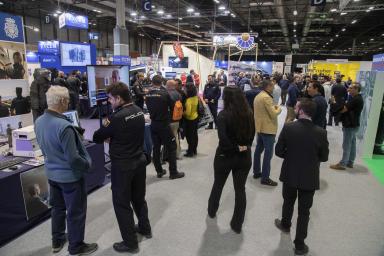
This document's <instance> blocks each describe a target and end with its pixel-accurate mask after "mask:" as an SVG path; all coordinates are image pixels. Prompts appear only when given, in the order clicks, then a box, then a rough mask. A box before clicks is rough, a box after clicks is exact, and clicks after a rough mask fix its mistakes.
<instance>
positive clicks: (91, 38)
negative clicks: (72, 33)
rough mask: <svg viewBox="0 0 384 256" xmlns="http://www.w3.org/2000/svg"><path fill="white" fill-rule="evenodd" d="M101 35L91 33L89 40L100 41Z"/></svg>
mask: <svg viewBox="0 0 384 256" xmlns="http://www.w3.org/2000/svg"><path fill="white" fill-rule="evenodd" d="M99 37H100V33H98V32H89V33H88V38H89V40H99Z"/></svg>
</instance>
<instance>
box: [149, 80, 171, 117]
mask: <svg viewBox="0 0 384 256" xmlns="http://www.w3.org/2000/svg"><path fill="white" fill-rule="evenodd" d="M145 99H146V104H147V108H148V112H149V115H150V116H151V121H152V122H163V123H169V122H170V116H171V115H170V112H171V109H172V99H171V97H170V96H169V93H168V91H167V90H166V89H165V88H164V87H152V88H151V90H150V91H149V92H148V93H147V96H146V97H145Z"/></svg>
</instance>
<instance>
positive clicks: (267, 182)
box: [260, 178, 277, 187]
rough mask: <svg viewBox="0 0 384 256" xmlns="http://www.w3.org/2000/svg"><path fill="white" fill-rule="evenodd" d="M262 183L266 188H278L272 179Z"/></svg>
mask: <svg viewBox="0 0 384 256" xmlns="http://www.w3.org/2000/svg"><path fill="white" fill-rule="evenodd" d="M260 183H261V184H263V185H266V186H271V187H276V186H277V182H275V181H273V180H271V179H270V178H267V179H266V180H262V181H261V182H260Z"/></svg>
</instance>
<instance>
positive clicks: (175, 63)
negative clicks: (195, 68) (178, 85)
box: [168, 57, 188, 68]
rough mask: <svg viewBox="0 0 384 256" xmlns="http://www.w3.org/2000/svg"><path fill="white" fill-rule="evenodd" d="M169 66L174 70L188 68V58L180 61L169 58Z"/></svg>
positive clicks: (176, 58) (175, 58)
mask: <svg viewBox="0 0 384 256" xmlns="http://www.w3.org/2000/svg"><path fill="white" fill-rule="evenodd" d="M168 66H169V67H172V68H188V57H184V58H183V59H182V60H180V59H179V58H178V57H168Z"/></svg>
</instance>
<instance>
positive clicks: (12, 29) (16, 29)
mask: <svg viewBox="0 0 384 256" xmlns="http://www.w3.org/2000/svg"><path fill="white" fill-rule="evenodd" d="M0 40H2V41H11V42H19V43H24V29H23V21H22V19H21V17H20V16H14V15H12V14H8V13H5V12H0Z"/></svg>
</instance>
